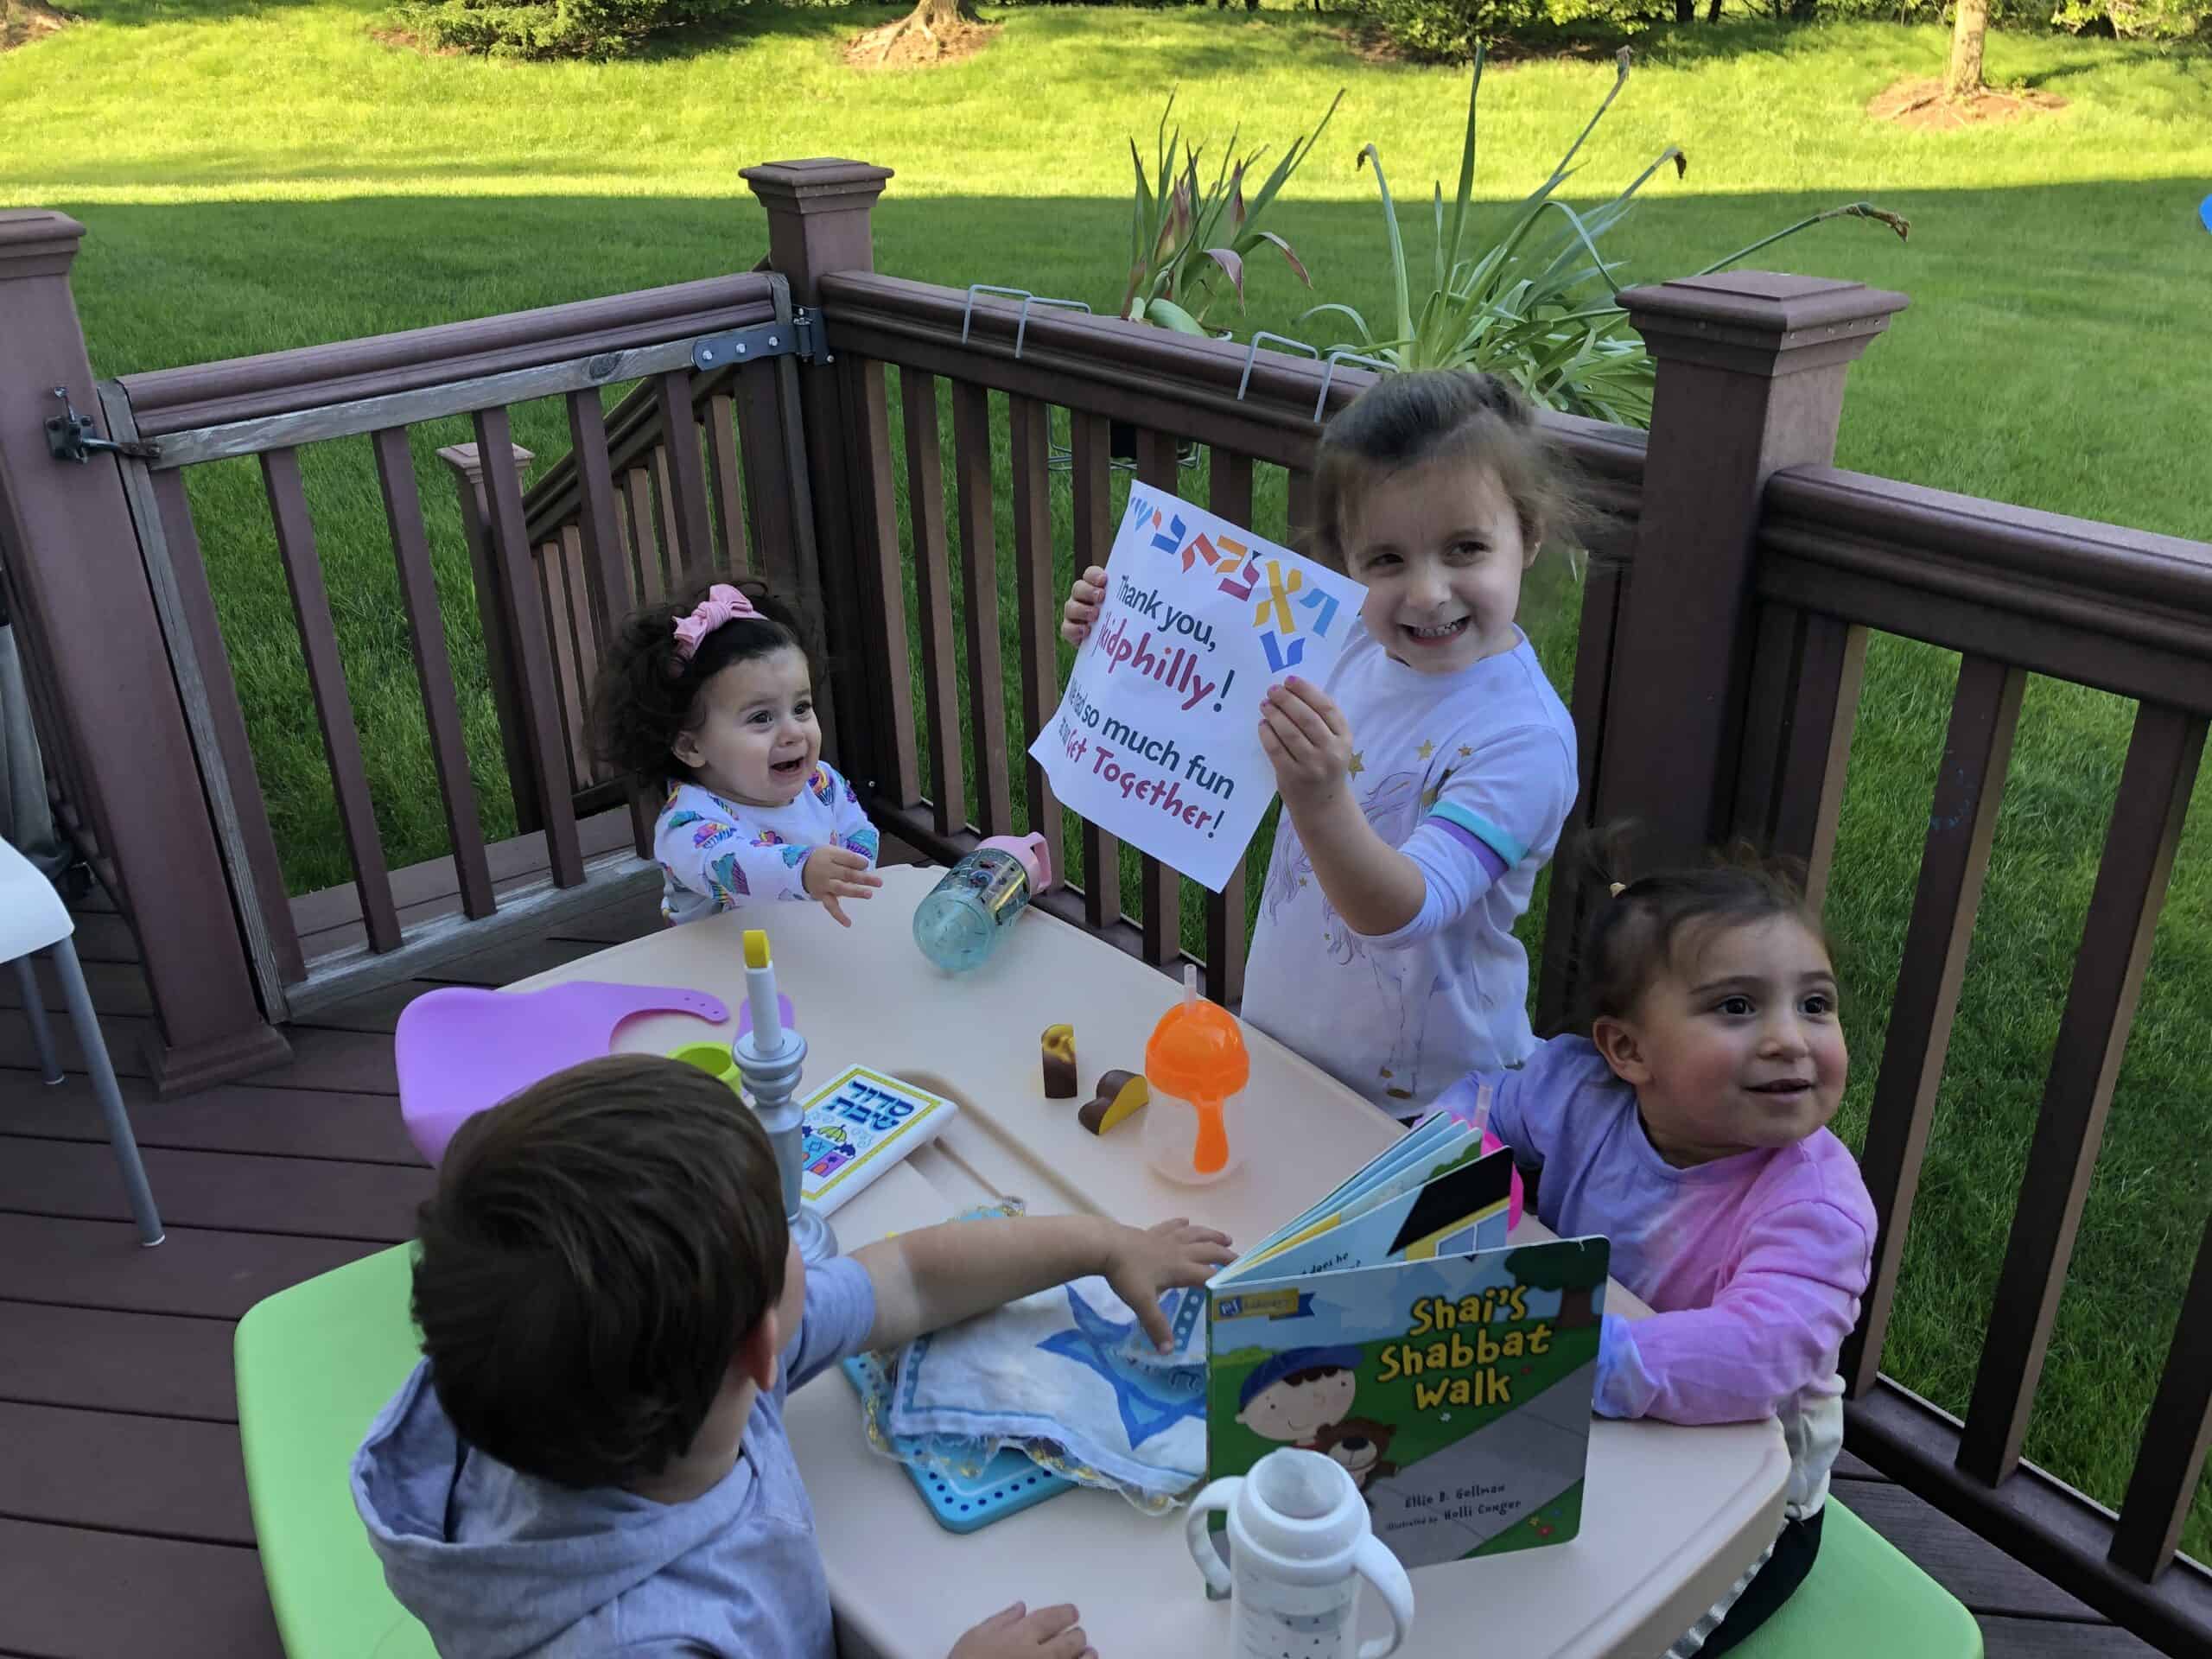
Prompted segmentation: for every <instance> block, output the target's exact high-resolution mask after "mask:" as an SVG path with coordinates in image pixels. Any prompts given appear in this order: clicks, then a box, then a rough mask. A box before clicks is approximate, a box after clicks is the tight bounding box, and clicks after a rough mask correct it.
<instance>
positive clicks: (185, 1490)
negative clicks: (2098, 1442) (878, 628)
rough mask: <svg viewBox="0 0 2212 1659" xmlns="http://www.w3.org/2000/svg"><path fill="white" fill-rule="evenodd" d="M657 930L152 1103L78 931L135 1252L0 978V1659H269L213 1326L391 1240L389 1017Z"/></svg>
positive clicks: (2008, 1575) (120, 948)
mask: <svg viewBox="0 0 2212 1659" xmlns="http://www.w3.org/2000/svg"><path fill="white" fill-rule="evenodd" d="M658 925H659V918H658V912H657V910H656V908H655V896H654V895H645V896H640V897H636V898H632V899H622V900H620V901H619V902H616V903H613V904H611V905H608V906H605V907H603V908H601V909H600V910H598V911H595V912H591V913H589V914H588V915H586V916H584V917H582V918H579V919H576V920H574V921H570V922H566V923H561V924H556V925H551V926H550V927H549V928H548V930H547V931H546V932H545V933H544V934H543V936H542V937H538V938H533V939H531V940H530V941H529V942H527V943H525V944H508V945H503V946H500V947H498V948H496V949H493V950H487V951H485V952H483V953H481V954H480V955H478V956H476V957H470V958H467V959H465V960H462V961H460V962H456V963H450V964H448V966H446V967H445V968H444V969H441V970H440V971H439V973H438V975H437V976H436V978H435V980H418V981H414V982H410V983H408V984H406V985H403V986H397V987H393V988H390V989H387V990H385V991H381V992H378V993H376V994H373V995H369V996H366V997H364V998H362V999H360V1000H359V1001H355V1002H352V1003H348V1004H346V1005H344V1006H342V1007H336V1008H333V1009H331V1010H329V1011H327V1012H325V1013H322V1014H317V1015H315V1016H314V1017H312V1018H311V1019H309V1020H305V1021H302V1022H301V1023H300V1024H298V1025H296V1026H295V1027H292V1028H291V1033H290V1034H291V1037H292V1041H293V1050H294V1058H293V1060H292V1062H291V1064H290V1065H288V1066H286V1067H285V1068H284V1069H283V1071H277V1072H271V1073H269V1074H266V1075H264V1076H263V1077H257V1078H255V1079H253V1080H252V1081H251V1083H248V1084H232V1085H228V1086H226V1087H222V1088H218V1089H212V1090H207V1091H206V1092H205V1093H202V1094H200V1095H197V1096H191V1097H188V1098H186V1099H183V1100H175V1101H156V1100H155V1099H154V1098H153V1096H152V1094H151V1091H150V1090H149V1088H148V1087H147V1085H146V1084H145V1082H144V1081H143V1078H139V1077H132V1076H130V1075H129V1074H130V1071H133V1070H134V1069H136V1067H135V1062H134V1061H133V1059H132V1058H131V1057H132V1054H133V1051H134V1050H135V1049H136V1048H137V1035H138V1033H139V1032H140V1030H142V1029H143V1026H144V1024H145V1021H146V1018H147V1001H146V993H145V987H144V983H143V980H142V979H141V978H140V976H139V975H138V972H137V969H136V967H135V965H134V962H135V956H136V952H135V950H134V948H133V946H132V944H131V942H130V937H129V935H128V933H127V931H125V930H124V928H123V926H122V925H121V924H120V923H119V922H118V920H117V918H114V917H113V916H103V915H92V916H87V917H86V918H84V919H83V923H82V925H81V926H80V929H79V935H78V948H79V953H80V954H81V955H82V956H83V957H85V959H86V973H87V976H88V977H89V978H90V979H91V980H92V986H93V994H94V996H95V998H96V1000H97V1001H99V1006H100V1008H101V1011H102V1014H103V1017H104V1023H105V1027H106V1030H107V1037H108V1043H109V1046H110V1049H111V1052H112V1053H113V1054H114V1056H115V1058H116V1060H117V1063H118V1070H120V1071H124V1074H125V1075H124V1080H123V1087H124V1097H125V1099H126V1100H127V1101H128V1102H129V1103H130V1111H131V1116H132V1118H133V1121H134V1122H135V1123H136V1126H137V1135H138V1139H139V1143H140V1146H141V1147H142V1149H143V1154H144V1158H145V1162H146V1168H147V1173H148V1175H149V1178H150V1179H151V1180H152V1182H153V1185H154V1192H155V1196H156V1198H157V1200H158V1201H159V1203H160V1205H161V1207H162V1217H163V1220H164V1221H165V1222H166V1224H167V1225H168V1242H167V1243H164V1244H163V1245H162V1247H161V1248H160V1249H156V1250H150V1251H148V1250H141V1249H138V1248H137V1244H136V1242H135V1240H134V1237H133V1235H132V1233H131V1230H130V1226H129V1224H128V1223H127V1221H126V1220H125V1218H124V1217H125V1216H126V1214H127V1212H126V1211H125V1209H124V1202H123V1195H122V1189H121V1186H120V1185H119V1183H118V1180H117V1179H116V1175H115V1171H114V1167H113V1165H112V1163H111V1160H110V1156H109V1153H108V1149H107V1146H106V1143H105V1140H104V1138H103V1137H102V1135H101V1133H100V1128H99V1116H98V1113H97V1111H96V1110H95V1109H94V1107H93V1104H92V1099H91V1096H90V1094H89V1092H88V1090H87V1089H86V1084H85V1080H84V1078H83V1077H82V1076H81V1074H79V1073H77V1072H75V1071H73V1072H72V1075H71V1077H69V1079H68V1080H67V1082H66V1083H65V1084H62V1085H60V1086H59V1087H55V1088H52V1089H48V1088H45V1087H42V1086H41V1084H40V1081H39V1078H38V1076H37V1073H36V1071H35V1070H34V1060H33V1056H32V1052H31V1044H30V1035H29V1030H28V1029H27V1027H25V1025H24V1022H23V1020H22V1017H21V1015H20V1014H18V1013H16V1011H15V1008H14V1004H15V1003H16V1001H17V997H16V984H15V981H14V978H13V976H0V1655H10V1656H37V1659H124V1656H129V1659H148V1656H159V1659H277V1656H279V1655H280V1654H281V1649H280V1647H279V1645H278V1643H277V1632H276V1627H275V1624H274V1623H273V1621H272V1620H271V1618H270V1613H269V1608H268V1603H267V1600H266V1599H265V1597H264V1593H263V1590H262V1582H261V1571H260V1567H259V1564H258V1561H257V1557H256V1555H255V1552H254V1546H253V1529H252V1526H251V1522H250V1520H249V1518H248V1515H247V1510H246V1497H245V1477H244V1473H243V1471H241V1469H240V1467H239V1463H238V1432H237V1415H238V1412H237V1402H236V1398H235V1395H234V1394H233V1392H232V1377H231V1338H232V1325H233V1324H234V1323H235V1322H236V1320H237V1319H238V1317H239V1316H240V1315H241V1314H243V1313H245V1310H246V1309H247V1308H248V1307H250V1306H252V1305H253V1304H254V1303H255V1302H256V1301H257V1300H260V1299H261V1298H262V1297H264V1296H266V1295H268V1294H270V1293H271V1292H273V1291H276V1290H279V1289H282V1288H283V1287H284V1286H286V1285H289V1284H292V1283H294V1282H296V1281H299V1280H302V1279H304V1278H308V1277H310V1276H312V1275H313V1274H318V1273H321V1272H322V1271H324V1270H325V1269H327V1268H333V1267H336V1266H338V1265H339V1264H340V1263H341V1262H348V1261H351V1260H353V1259H354V1258H355V1257H357V1256H360V1255H366V1254H368V1253H369V1252H371V1251H372V1250H376V1249H382V1248H383V1247H385V1245H388V1244H391V1243H396V1242H397V1241H399V1240H402V1239H404V1238H406V1237H407V1236H409V1234H410V1224H411V1218H412V1214H413V1211H414V1207H415V1205H416V1204H417V1203H418V1202H419V1201H420V1200H421V1199H422V1198H423V1196H424V1195H425V1194H426V1193H427V1192H428V1191H429V1182H430V1176H429V1171H428V1170H427V1169H425V1168H424V1167H423V1164H422V1162H421V1160H420V1159H418V1158H417V1157H416V1154H415V1151H414V1148H413V1147H412V1146H411V1145H410V1143H409V1142H408V1141H407V1138H406V1136H405V1135H404V1134H403V1133H402V1131H401V1128H400V1123H399V1114H398V1109H397V1103H396V1100H395V1097H394V1087H395V1085H394V1081H393V1075H392V1060H391V1038H390V1033H391V1029H392V1026H393V1023H394V1022H395V1021H396V1020H397V1018H398V1014H399V1010H400V1009H401V1008H402V1007H404V1006H405V1005H406V1003H407V1001H409V1000H410V999H411V998H412V997H414V996H416V995H420V994H421V993H422V992H423V991H424V990H426V989H429V988H430V987H431V986H432V985H433V984H436V983H465V984H480V985H502V984H505V983H507V982H511V981H513V980H516V979H518V978H521V977H523V976H526V975H529V974H533V973H537V972H540V971H543V969H549V968H552V967H555V966H557V965H560V964H562V963H569V962H573V961H575V960H577V959H578V958H580V957H585V956H588V955H589V954H591V953H592V952H593V951H594V950H599V949H601V948H602V947H603V946H605V945H608V944H616V943H619V942H620V941H622V940H625V939H629V938H635V937H637V936H638V935H639V934H641V933H643V932H645V931H649V930H650V929H652V928H653V927H656V926H658ZM49 1006H50V1007H59V1006H60V1003H59V1000H58V999H57V998H53V997H51V996H50V997H49ZM62 1023H63V1024H64V1025H65V1026H66V1021H65V1022H62ZM70 1063H71V1065H74V1064H75V1062H74V1058H73V1050H72V1058H71V1062H70ZM1837 1475H1838V1479H1837V1482H1836V1491H1837V1492H1838V1494H1839V1495H1840V1497H1842V1498H1843V1500H1844V1502H1845V1503H1847V1504H1849V1505H1850V1506H1851V1508H1852V1509H1853V1510H1856V1511H1857V1512H1858V1513H1859V1515H1860V1516H1863V1517H1864V1518H1865V1519H1866V1521H1867V1522H1869V1523H1871V1524H1872V1525H1873V1526H1874V1527H1875V1528H1877V1529H1878V1530H1880V1531H1881V1532H1882V1533H1883V1534H1884V1535H1885V1536H1887V1537H1888V1538H1889V1539H1891V1541H1892V1542H1894V1543H1896V1544H1897V1547H1898V1548H1900V1549H1902V1550H1904V1553H1905V1554H1908V1555H1910V1556H1911V1557H1912V1558H1913V1559H1914V1560H1916V1561H1918V1562H1919V1563H1920V1565H1921V1566H1922V1567H1923V1568H1925V1569H1926V1570H1927V1571H1928V1572H1929V1573H1930V1574H1932V1575H1933V1576H1934V1577H1935V1578H1936V1579H1937V1580H1940V1581H1941V1582H1942V1584H1944V1585H1945V1586H1947V1587H1948V1588H1949V1589H1950V1591H1951V1592H1953V1593H1954V1594H1955V1595H1956V1596H1958V1597H1959V1599H1961V1600H1962V1601H1963V1602H1965V1603H1966V1604H1967V1606H1968V1607H1970V1608H1972V1609H1973V1610H1974V1612H1975V1614H1976V1615H1977V1616H1978V1617H1979V1618H1980V1620H1981V1624H1982V1630H1983V1632H1984V1635H1985V1637H1986V1643H1987V1651H1988V1652H1989V1654H1990V1655H1991V1656H1993V1659H2046V1656H2049V1659H2057V1656H2067V1659H2135V1656H2148V1655H2150V1654H2151V1653H2152V1649H2150V1648H2149V1647H2147V1646H2145V1644H2144V1643H2140V1642H2139V1641H2137V1640H2136V1639H2135V1638H2134V1637H2132V1636H2129V1635H2127V1634H2126V1632H2124V1631H2121V1630H2115V1629H2113V1628H2112V1627H2111V1626H2110V1625H2109V1624H2106V1623H2105V1622H2104V1621H2103V1620H2101V1618H2098V1617H2097V1615H2096V1614H2095V1613H2094V1612H2093V1611H2091V1610H2090V1609H2089V1608H2088V1607H2086V1606H2084V1605H2082V1604H2081V1603H2080V1602H2078V1601H2075V1599H2072V1598H2071V1597H2069V1596H2068V1595H2067V1594H2065V1593H2064V1592H2062V1591H2060V1590H2059V1589H2057V1588H2056V1586H2052V1585H2051V1584H2050V1583H2048V1582H2047V1581H2045V1580H2043V1579H2041V1578H2039V1577H2037V1575H2036V1574H2035V1573H2031V1571H2029V1570H2028V1569H2027V1568H2026V1567H2023V1566H2021V1565H2020V1564H2019V1563H2018V1562H2017V1561H2015V1560H2012V1558H2011V1557H2010V1556H2007V1555H2005V1554H2002V1553H2001V1552H1999V1550H1997V1549H1996V1548H1993V1547H1992V1546H1991V1545H1989V1544H1987V1543H1986V1542H1984V1541H1982V1540H1981V1539H1980V1538H1978V1537H1976V1536H1974V1535H1973V1534H1971V1533H1969V1532H1967V1531H1966V1530H1965V1529H1963V1528H1961V1527H1959V1526H1958V1525H1956V1524H1955V1522H1951V1521H1949V1520H1948V1519H1946V1518H1945V1517H1944V1516H1942V1515H1940V1514H1938V1513H1937V1512H1936V1510H1933V1509H1931V1508H1929V1506H1928V1505H1927V1504H1925V1503H1922V1502H1921V1501H1920V1500H1919V1499H1917V1498H1916V1497H1913V1496H1912V1495H1911V1494H1910V1493H1908V1492H1906V1491H1904V1490H1903V1489H1901V1488H1899V1487H1897V1486H1895V1485H1893V1484H1891V1483H1890V1482H1888V1481H1886V1480H1885V1479H1883V1478H1881V1477H1880V1476H1879V1475H1878V1473H1876V1471H1873V1470H1872V1468H1870V1467H1868V1466H1867V1465H1865V1464H1862V1463H1860V1462H1859V1461H1858V1460H1857V1459H1853V1458H1852V1457H1850V1456H1849V1455H1848V1454H1847V1455H1846V1457H1845V1459H1844V1462H1843V1464H1842V1465H1840V1467H1839V1468H1838V1471H1837ZM1114 1659H1126V1656H1114Z"/></svg>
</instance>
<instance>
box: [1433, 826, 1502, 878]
mask: <svg viewBox="0 0 2212 1659" xmlns="http://www.w3.org/2000/svg"><path fill="white" fill-rule="evenodd" d="M1427 821H1428V822H1429V823H1433V824H1434V825H1435V826H1436V827H1437V828H1438V829H1441V830H1442V831H1443V832H1444V833H1445V834H1446V835H1447V836H1451V837H1452V840H1454V841H1456V842H1459V844H1460V845H1461V846H1462V847H1465V849H1467V850H1468V851H1469V852H1471V853H1472V854H1473V855H1475V861H1476V862H1477V863H1478V864H1480V865H1481V866H1482V867H1483V870H1484V873H1485V874H1487V875H1488V876H1489V877H1490V879H1491V880H1493V881H1495V880H1497V879H1498V877H1500V876H1502V875H1503V874H1505V868H1506V866H1505V860H1504V859H1503V857H1501V856H1500V855H1499V854H1498V851H1497V849H1496V848H1495V847H1492V846H1491V844H1490V843H1489V842H1486V841H1484V839H1483V838H1482V837H1481V836H1478V835H1477V834H1476V833H1475V832H1474V831H1473V830H1471V829H1468V828H1467V827H1466V825H1465V824H1463V823H1456V822H1454V821H1453V820H1452V819H1450V818H1447V817H1444V816H1443V815H1442V814H1438V815H1436V816H1435V817H1431V818H1430V819H1428V820H1427Z"/></svg>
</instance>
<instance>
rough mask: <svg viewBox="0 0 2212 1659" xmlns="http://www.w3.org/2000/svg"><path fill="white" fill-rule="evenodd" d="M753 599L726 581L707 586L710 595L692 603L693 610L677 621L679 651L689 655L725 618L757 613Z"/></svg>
mask: <svg viewBox="0 0 2212 1659" xmlns="http://www.w3.org/2000/svg"><path fill="white" fill-rule="evenodd" d="M759 615H760V612H758V611H756V610H754V609H753V601H751V600H749V599H747V597H746V596H745V595H744V594H741V593H740V592H738V590H737V589H736V588H733V587H731V586H730V585H729V584H728V582H716V583H715V585H714V586H713V587H711V588H708V589H707V596H706V597H705V598H704V599H702V600H701V601H699V602H698V604H696V606H694V607H692V609H691V614H690V615H689V616H687V617H685V618H684V619H683V620H682V621H680V622H678V623H677V625H676V654H677V656H678V657H681V658H689V657H690V655H691V653H692V652H696V651H697V650H698V649H699V642H700V641H701V640H702V639H705V638H706V637H707V636H708V635H709V634H710V633H712V632H714V631H715V629H716V628H719V627H720V626H721V625H722V624H723V623H725V622H736V621H739V620H742V619H744V618H747V617H758V616H759Z"/></svg>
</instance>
